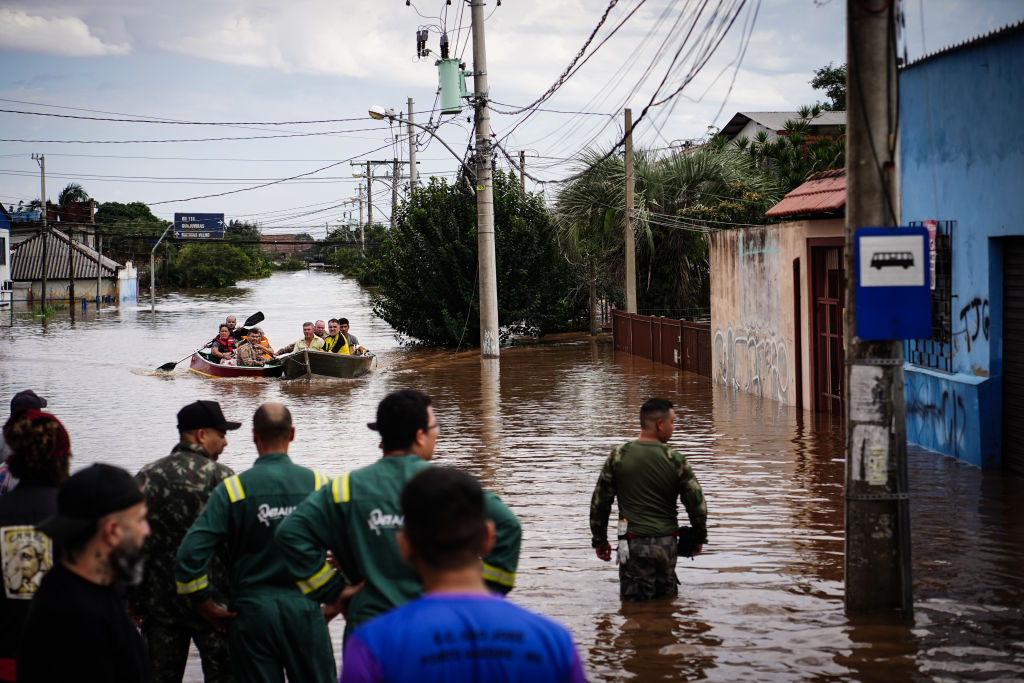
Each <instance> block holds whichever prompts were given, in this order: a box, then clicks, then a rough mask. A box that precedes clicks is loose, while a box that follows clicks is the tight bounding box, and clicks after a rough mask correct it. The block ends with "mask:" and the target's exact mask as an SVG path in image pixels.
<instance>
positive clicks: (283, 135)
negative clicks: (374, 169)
mask: <svg viewBox="0 0 1024 683" xmlns="http://www.w3.org/2000/svg"><path fill="white" fill-rule="evenodd" d="M379 130H380V129H379V128H376V127H375V128H353V129H351V130H325V131H321V132H318V133H279V134H275V135H245V136H239V137H219V138H178V139H174V140H24V139H19V138H0V142H28V143H33V144H58V145H134V144H143V143H167V142H223V141H227V140H270V139H273V138H307V137H315V136H318V135H345V134H348V133H365V132H368V131H379Z"/></svg>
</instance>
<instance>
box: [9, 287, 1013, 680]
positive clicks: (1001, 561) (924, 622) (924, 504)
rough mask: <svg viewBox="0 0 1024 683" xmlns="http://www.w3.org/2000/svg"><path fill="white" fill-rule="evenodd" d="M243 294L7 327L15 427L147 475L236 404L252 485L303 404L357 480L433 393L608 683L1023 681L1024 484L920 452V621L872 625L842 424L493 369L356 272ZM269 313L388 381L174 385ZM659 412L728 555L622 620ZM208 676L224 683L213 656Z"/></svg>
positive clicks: (549, 372) (629, 370)
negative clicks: (624, 535)
mask: <svg viewBox="0 0 1024 683" xmlns="http://www.w3.org/2000/svg"><path fill="white" fill-rule="evenodd" d="M243 285H244V286H242V287H240V288H237V289H232V290H224V291H218V292H214V293H209V292H206V293H195V294H184V293H178V294H172V295H167V296H164V297H161V298H160V299H159V300H158V304H157V311H156V313H155V315H154V314H151V313H150V311H149V309H148V307H142V308H139V309H120V310H119V309H116V308H109V309H103V310H102V311H101V312H100V313H99V314H97V313H96V312H95V310H90V312H89V313H88V314H86V315H85V316H84V317H83V316H82V315H81V314H79V318H78V320H77V321H76V322H75V324H74V325H73V326H72V325H71V323H70V321H69V320H68V319H67V316H66V313H65V314H64V316H63V317H60V318H58V319H57V320H55V321H52V322H51V323H49V324H48V325H46V326H45V327H44V326H43V325H42V323H41V322H40V321H39V320H30V319H22V318H18V317H15V319H14V320H13V323H12V322H11V321H10V319H9V318H8V317H7V315H8V314H7V312H2V313H0V316H3V318H2V322H0V398H2V400H3V402H4V407H3V414H4V416H5V417H6V413H7V409H6V402H7V401H8V400H9V398H10V397H11V396H12V395H13V394H14V393H15V392H16V391H18V390H20V389H24V388H33V389H35V390H36V391H37V392H38V393H39V394H40V395H42V396H45V397H47V398H48V399H49V401H50V405H49V408H48V409H49V410H52V411H53V412H54V413H55V414H56V415H57V416H58V417H60V418H61V420H62V421H63V422H64V423H65V425H66V426H67V428H68V431H69V433H70V434H71V442H72V448H73V452H74V459H73V461H72V468H73V469H78V468H80V467H83V466H85V465H87V464H89V463H92V462H95V461H104V462H110V463H115V464H118V465H121V466H123V467H125V468H127V469H129V470H131V471H132V472H135V471H137V470H138V469H139V468H140V467H141V466H142V465H144V464H145V463H147V462H149V461H152V460H154V459H156V458H158V457H161V456H163V455H166V454H167V453H168V452H169V451H170V449H171V447H172V446H173V445H174V444H175V442H176V441H177V433H176V430H175V414H176V413H177V411H178V409H179V408H181V406H183V405H184V404H186V403H188V402H191V401H193V400H196V399H200V398H203V399H216V400H218V401H220V403H221V405H222V406H223V408H224V412H225V414H226V415H227V417H228V419H231V420H240V421H242V422H243V427H242V429H241V430H239V431H237V432H233V433H231V434H230V435H229V439H230V443H229V445H228V447H227V449H226V450H225V452H224V454H223V456H222V457H221V460H222V462H225V463H226V464H228V465H229V466H230V467H232V468H234V469H235V470H236V471H241V470H244V469H247V468H248V467H249V466H250V464H251V463H252V461H253V459H254V458H255V449H254V448H253V446H252V444H251V441H250V439H249V428H250V427H251V418H252V413H253V411H254V410H255V409H256V407H257V406H258V405H259V404H261V403H263V402H265V401H268V400H274V401H281V402H284V403H285V404H287V405H288V406H289V407H290V409H291V410H292V413H293V416H294V420H295V424H296V428H297V435H296V440H295V442H294V444H293V446H292V449H291V454H292V456H293V459H294V460H295V461H296V462H298V463H299V464H302V465H306V466H309V467H314V468H316V469H319V470H321V471H323V472H325V473H327V474H329V475H330V476H337V475H340V474H342V473H344V472H346V471H349V470H352V469H355V468H358V467H361V466H363V465H367V464H369V463H371V462H373V461H374V460H375V459H377V458H378V457H379V454H380V451H379V450H378V448H377V439H376V438H375V436H376V434H375V433H374V432H371V431H370V430H368V429H367V427H366V423H367V422H369V421H371V420H372V419H373V414H374V410H375V407H376V404H377V401H378V400H379V399H380V398H382V397H383V396H384V395H385V394H386V393H388V392H389V391H392V390H395V389H398V388H404V387H415V388H419V389H422V390H424V391H426V392H427V393H429V394H430V395H431V396H432V397H433V399H434V409H435V413H436V415H437V419H438V422H439V423H440V425H441V436H440V439H439V441H438V450H437V461H438V462H440V463H442V464H450V465H457V466H459V467H464V468H466V469H468V470H470V471H472V472H474V473H475V474H477V475H478V476H479V477H480V478H481V480H482V481H483V483H484V485H485V486H486V487H488V488H490V489H491V490H493V491H495V492H496V493H498V494H499V495H500V496H501V497H502V498H503V500H504V501H505V502H506V503H507V504H508V505H509V507H511V508H512V510H513V511H514V512H516V514H517V515H518V516H519V518H520V520H521V521H522V524H523V549H522V555H521V558H520V566H519V575H518V579H517V584H516V589H515V590H514V591H513V593H511V595H510V598H511V599H512V600H514V601H515V602H517V603H519V604H522V605H524V606H526V607H528V608H530V609H533V610H536V611H539V612H542V613H544V614H546V615H548V616H550V617H552V618H554V619H556V620H558V621H560V622H562V623H563V624H565V625H566V626H568V627H569V629H570V630H571V631H572V633H573V635H574V637H575V639H576V642H577V645H578V647H579V649H580V654H581V657H582V659H583V662H584V666H585V668H586V671H587V674H588V677H589V678H590V679H591V680H598V681H604V680H625V679H635V680H638V681H650V680H685V679H711V680H720V681H740V680H746V681H769V680H770V681H776V680H921V681H925V680H986V681H991V680H1007V681H1008V680H1020V679H1024V609H1022V603H1024V479H1021V478H1019V477H1014V476H1012V475H1009V474H1003V473H1001V472H984V473H983V472H981V471H979V470H977V469H974V468H971V467H967V466H963V465H960V464H958V463H957V462H956V461H954V460H951V459H948V458H943V457H941V456H938V455H936V454H934V453H930V452H926V451H922V450H918V449H911V452H910V484H911V495H912V500H911V513H912V524H913V528H912V537H913V571H914V592H915V609H916V613H915V620H914V622H913V623H911V624H903V623H891V624H887V623H883V622H880V621H878V620H874V621H865V622H861V621H856V620H852V619H850V618H848V617H847V616H846V615H845V613H844V610H843V529H844V521H843V477H844V463H843V457H844V449H843V432H842V425H841V424H839V423H834V424H833V423H829V422H827V421H821V420H818V419H816V418H814V417H813V416H812V415H811V414H810V413H802V412H797V411H795V410H794V409H792V408H788V407H784V406H780V405H779V404H777V403H774V402H771V401H762V400H760V399H757V398H755V397H753V396H749V395H746V394H738V393H735V392H732V391H727V390H725V389H723V388H721V387H716V386H714V385H712V384H711V383H710V381H709V380H707V379H705V378H702V377H697V376H695V375H690V374H686V373H679V372H676V371H675V370H673V369H672V368H670V367H668V366H662V365H654V364H651V363H650V362H648V361H644V360H642V359H637V358H634V357H631V356H625V355H621V354H616V353H615V352H614V351H613V350H612V346H611V343H610V342H609V341H605V342H593V341H589V340H584V341H576V342H571V343H562V344H542V345H536V346H526V347H521V348H516V349H511V350H508V351H506V352H504V353H503V355H502V358H501V360H500V361H484V362H482V361H481V360H480V359H479V357H478V356H477V355H476V352H475V351H469V352H466V351H463V352H461V353H458V354H454V353H453V352H452V351H437V350H421V349H409V348H404V347H401V346H399V345H398V343H397V342H396V341H395V340H394V338H393V337H392V331H391V329H390V328H389V327H388V326H387V325H386V324H384V323H383V322H382V321H379V320H376V319H375V318H373V317H372V315H371V313H370V302H369V296H368V294H366V293H365V292H364V291H362V290H361V289H360V288H359V287H358V286H357V285H356V284H355V283H354V282H353V281H351V280H347V279H345V278H343V277H341V276H338V275H334V274H329V273H318V272H305V271H302V272H298V273H285V274H276V275H274V276H273V277H271V278H269V279H265V280H259V281H252V282H246V283H243ZM147 303H148V302H147ZM256 311H263V313H264V314H265V315H266V321H265V322H264V323H263V328H264V331H265V333H266V335H267V336H268V337H269V338H270V340H271V343H272V344H273V345H274V346H275V347H280V346H284V345H286V344H288V343H291V342H292V341H295V340H296V339H298V338H299V337H300V336H301V329H300V325H301V323H302V322H303V321H304V320H315V319H317V318H322V319H327V318H330V317H337V316H342V315H344V316H346V317H348V318H349V319H350V320H351V323H352V332H353V333H354V334H356V335H358V337H359V340H360V342H361V343H362V344H363V345H365V346H367V347H369V348H371V349H373V350H374V351H376V352H377V354H378V363H379V365H378V368H377V370H376V371H375V372H374V373H373V374H372V375H370V376H369V377H366V378H363V379H360V380H329V379H316V380H313V381H311V382H306V381H305V380H294V381H282V380H277V379H266V380H263V379H251V380H214V379H209V378H206V377H202V376H199V375H196V374H194V373H190V372H189V371H188V362H187V361H188V359H187V358H186V359H185V360H184V361H183V362H182V363H180V364H179V365H178V368H177V370H176V371H175V372H173V373H169V374H166V375H163V374H157V373H154V372H153V370H154V368H156V367H157V366H159V365H160V364H162V363H165V362H168V361H174V360H177V359H179V358H182V357H183V356H186V355H187V354H188V353H189V351H190V349H192V348H194V347H195V346H198V345H200V344H201V343H204V342H205V341H207V340H208V339H210V338H212V337H213V336H214V334H215V333H216V331H217V330H216V328H217V324H218V323H219V322H221V321H223V319H224V317H225V315H227V314H229V313H233V314H236V315H237V316H238V318H239V320H242V319H244V318H245V317H247V316H249V315H251V314H252V313H254V312H256ZM656 395H658V396H664V397H666V398H669V399H670V400H672V401H673V402H674V403H676V404H677V411H678V413H677V414H678V416H679V417H678V419H677V427H676V435H675V437H674V438H673V441H672V445H673V446H674V447H675V448H676V449H678V450H680V451H682V452H684V453H685V454H686V455H687V456H688V457H689V459H690V462H691V464H692V466H693V469H694V471H695V473H696V475H697V477H698V479H699V480H700V482H701V485H702V486H703V488H704V492H705V496H706V498H707V501H708V513H709V514H708V521H709V532H708V533H709V539H710V544H709V545H708V546H705V552H704V554H702V555H701V556H699V557H698V558H696V559H695V560H693V561H691V560H686V559H681V560H680V562H679V565H678V572H677V573H678V576H679V579H680V581H681V586H680V593H679V597H678V598H676V599H675V600H672V601H659V602H654V603H647V604H622V603H620V601H619V597H618V578H617V573H616V571H615V568H614V566H613V565H611V564H606V563H603V562H601V561H599V560H598V559H597V558H596V557H595V556H594V553H593V551H592V550H591V549H590V538H589V529H588V514H589V501H590V494H591V491H592V490H593V487H594V484H595V482H596V480H597V475H598V472H599V470H600V467H601V464H602V462H603V459H604V458H605V457H606V455H607V453H608V451H609V450H610V449H611V448H612V447H613V446H615V445H616V444H618V443H621V442H624V441H626V440H629V439H632V438H634V437H635V435H636V433H637V431H638V425H637V414H638V411H639V406H640V404H641V403H642V402H643V401H644V400H645V399H647V398H649V397H651V396H656ZM338 622H340V620H337V621H336V622H335V623H334V624H332V633H333V634H334V641H335V646H336V647H337V646H338V644H339V643H340V633H341V624H340V623H338ZM188 680H197V681H198V680H201V672H200V670H199V667H198V662H193V663H192V665H191V666H190V670H189V674H188Z"/></svg>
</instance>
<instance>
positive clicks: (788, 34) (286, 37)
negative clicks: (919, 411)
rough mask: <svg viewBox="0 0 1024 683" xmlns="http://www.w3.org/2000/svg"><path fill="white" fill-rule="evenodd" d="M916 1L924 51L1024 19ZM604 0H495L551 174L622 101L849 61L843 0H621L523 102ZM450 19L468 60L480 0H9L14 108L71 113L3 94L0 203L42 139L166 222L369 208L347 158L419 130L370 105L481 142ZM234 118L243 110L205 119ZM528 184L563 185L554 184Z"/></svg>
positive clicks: (455, 142)
mask: <svg viewBox="0 0 1024 683" xmlns="http://www.w3.org/2000/svg"><path fill="white" fill-rule="evenodd" d="M870 1H872V2H878V3H880V4H881V2H882V0H870ZM702 6H703V7H704V9H703V12H701V11H700V10H701V7H702ZM902 6H903V8H904V11H905V14H906V30H905V33H904V34H903V35H901V37H900V40H901V48H900V49H901V52H902V51H903V50H904V49H905V51H906V53H907V55H908V56H909V58H910V59H914V58H915V57H918V56H921V55H922V54H924V53H926V52H931V51H935V50H939V49H941V48H943V47H946V46H948V45H951V44H954V43H956V42H959V41H962V40H965V39H969V38H971V37H974V36H977V35H980V34H983V33H986V32H988V31H991V30H993V29H996V28H999V27H1001V26H1003V25H1006V24H1009V23H1013V22H1016V21H1020V20H1021V19H1024V3H1022V2H1020V0H909V2H907V1H904V2H902ZM607 7H608V2H607V0H505V1H504V2H503V3H502V4H501V6H496V4H495V2H494V0H488V1H487V5H486V15H487V21H486V34H487V58H488V76H489V79H490V91H491V98H492V100H493V102H494V103H495V104H494V105H493V106H494V109H495V111H494V112H493V114H492V127H493V130H494V133H495V138H496V139H497V140H498V141H499V142H500V144H501V146H502V148H503V149H504V150H506V151H507V152H508V153H509V154H511V155H514V156H516V157H517V158H518V153H519V151H520V150H523V151H525V152H526V155H527V156H526V163H527V171H528V172H530V173H531V175H534V176H535V177H536V178H537V179H538V180H547V181H552V180H557V179H558V178H561V177H564V176H566V175H567V174H569V173H570V172H571V170H572V168H573V163H572V158H573V157H574V156H575V155H576V154H578V152H579V151H580V150H581V149H583V148H584V147H586V146H596V147H601V146H602V145H604V146H607V145H609V144H611V143H613V142H614V141H616V140H617V139H618V135H619V134H620V129H621V126H622V109H623V108H624V107H626V106H629V107H632V109H633V117H634V119H637V118H638V117H639V116H640V113H641V111H642V110H643V109H644V107H645V106H646V105H647V104H648V103H649V102H651V101H652V99H653V100H655V101H657V100H665V101H664V102H663V103H662V104H659V105H657V106H654V107H652V108H651V109H650V110H649V111H648V112H647V114H646V115H645V116H644V118H643V120H642V121H640V122H639V123H638V124H637V129H636V136H637V137H638V141H637V144H639V145H646V146H650V147H669V146H670V145H673V144H679V143H680V141H684V140H687V139H696V138H700V137H702V136H704V135H705V134H706V133H707V130H708V127H709V126H722V125H724V124H725V123H726V122H727V121H728V120H729V118H730V117H731V116H732V115H733V114H734V113H736V112H737V111H792V110H795V109H796V108H797V107H799V106H800V105H802V104H812V103H814V102H815V101H816V100H823V99H824V95H823V94H822V93H818V92H815V91H814V90H813V89H812V88H811V87H810V84H809V81H810V79H811V78H812V76H813V72H814V70H815V69H817V68H819V67H821V66H824V65H827V64H829V63H834V64H837V65H838V64H841V63H842V62H844V61H845V28H844V21H845V11H846V3H845V2H843V1H842V0H762V1H761V2H757V1H756V0H746V1H744V0H712V1H711V2H707V3H705V2H696V1H693V0H691V1H686V2H683V1H677V2H665V1H664V0H661V1H655V0H620V1H619V2H618V3H617V4H616V5H615V6H614V7H613V8H612V9H611V10H610V11H609V12H608V16H607V19H606V21H605V22H604V24H603V26H602V27H601V28H600V29H598V30H597V32H596V34H595V35H594V39H593V42H592V43H591V46H590V49H589V50H588V51H587V53H586V54H587V55H592V56H590V57H589V58H587V59H586V61H585V63H583V64H582V66H579V68H578V69H577V70H575V71H574V72H573V73H572V75H571V76H570V77H569V78H568V79H567V80H566V81H565V82H564V83H563V84H562V85H561V86H560V87H559V88H558V89H557V91H556V92H555V93H554V94H553V95H552V96H551V97H550V98H548V99H546V100H544V101H543V102H542V103H541V104H539V105H537V106H535V107H534V109H532V110H526V111H517V110H519V109H521V108H522V107H525V106H527V105H530V104H531V103H533V102H535V100H537V99H538V97H540V96H541V95H542V94H543V93H545V92H546V91H547V90H548V89H549V88H550V87H551V86H552V85H553V84H554V83H555V82H556V80H558V78H559V76H560V74H561V73H562V72H563V71H564V70H565V69H566V67H567V66H568V65H569V64H570V62H571V61H572V59H573V58H574V56H575V55H576V53H577V52H578V51H579V50H580V48H581V47H582V46H583V44H584V42H585V41H586V40H587V38H588V36H590V35H591V33H592V32H593V31H594V29H595V27H597V25H598V22H599V21H600V19H601V16H602V14H603V13H604V12H605V10H606V8H607ZM420 28H426V29H428V30H429V32H430V33H429V42H428V47H430V49H431V50H432V54H431V56H429V57H428V58H425V59H417V58H416V55H415V48H416V44H415V33H416V30H417V29H420ZM442 31H444V32H446V33H447V36H448V39H449V43H450V45H451V50H452V54H453V56H460V57H462V58H463V59H464V60H465V61H466V62H467V66H471V63H472V45H471V40H470V31H469V7H468V5H466V4H465V3H460V2H459V0H453V1H452V4H451V5H448V4H446V0H429V2H428V1H427V0H412V2H411V4H410V5H408V6H407V5H406V4H405V3H404V2H402V0H387V1H384V0H378V1H376V2H352V1H349V2H341V1H337V0H335V1H334V2H328V1H326V0H292V1H290V2H279V1H275V2H267V1H264V0H201V1H199V0H177V1H176V2H155V1H154V0H88V1H87V0H32V1H30V2H28V1H26V2H20V1H18V2H10V1H8V0H0V67H2V68H0V109H5V110H13V111H16V112H36V113H37V114H38V113H46V114H60V115H61V116H60V117H58V116H41V115H37V114H26V113H11V112H10V111H8V112H0V133H2V135H0V138H3V139H4V141H0V179H2V182H0V201H2V202H4V204H8V205H9V204H12V203H13V204H15V205H16V204H17V202H18V201H19V200H26V201H27V200H29V199H32V198H35V197H38V195H39V170H38V166H37V165H36V162H34V161H33V160H32V159H31V157H30V155H31V154H32V153H42V154H45V155H46V168H47V191H48V195H49V197H50V198H51V199H56V196H57V194H58V193H59V191H60V189H61V188H62V187H63V186H64V185H66V184H67V183H68V182H78V183H80V184H81V185H83V186H84V187H85V189H86V190H87V191H88V192H89V193H90V194H91V195H92V196H93V197H95V198H96V199H97V200H99V201H121V202H130V201H143V202H146V203H148V204H150V205H151V206H152V208H153V211H154V213H156V214H157V215H158V216H161V217H164V218H168V219H169V218H171V217H172V216H173V214H174V213H175V212H213V213H221V212H222V213H225V214H226V215H227V217H228V218H241V219H248V220H253V221H257V222H259V223H261V224H262V225H264V226H265V227H266V229H267V230H268V231H282V230H286V229H294V228H295V227H301V228H302V229H303V230H310V231H314V230H313V229H314V228H319V229H320V230H321V232H322V229H323V228H324V226H325V225H327V224H331V225H334V224H336V223H337V221H339V220H342V219H344V217H345V214H346V213H347V212H349V211H353V209H354V204H352V203H351V198H352V197H354V196H356V195H357V193H358V184H359V182H360V181H359V180H358V179H356V178H353V177H352V174H353V173H354V172H356V170H357V169H355V168H353V167H352V166H351V165H350V162H358V161H365V160H367V159H370V160H385V159H391V158H393V157H395V156H396V155H397V156H398V157H399V158H407V155H408V152H407V142H406V138H405V137H404V131H403V130H399V129H398V128H395V129H390V128H389V126H388V125H387V123H386V122H376V121H372V120H370V119H369V118H368V117H367V115H366V112H367V109H368V108H369V107H370V106H371V105H374V104H379V105H383V106H385V107H392V108H394V109H396V110H399V111H401V112H404V111H406V100H407V98H410V97H411V98H413V100H414V110H415V119H416V121H417V122H419V123H423V124H427V123H428V122H429V123H433V124H437V123H439V122H440V127H439V128H438V129H437V135H439V136H440V137H441V138H443V139H444V141H445V142H446V143H448V145H449V146H451V147H452V148H453V149H454V150H455V151H456V152H458V153H459V154H463V153H464V152H465V151H466V148H467V145H468V144H469V142H470V140H471V127H470V124H469V123H468V122H467V115H471V112H470V111H469V110H464V111H463V113H462V114H461V115H458V116H441V115H440V114H439V113H438V111H437V106H436V100H435V96H436V91H437V69H436V67H435V66H434V60H435V59H436V53H437V52H438V50H439V47H438V43H439V37H440V34H441V32H442ZM468 86H469V87H470V88H472V82H471V81H470V82H469V83H468ZM677 92H678V94H676V95H675V96H671V95H672V94H673V93H677ZM655 93H657V96H655ZM502 112H507V113H502ZM71 117H96V118H107V119H136V120H137V119H145V120H150V121H158V122H152V123H142V122H135V121H123V120H121V121H98V120H90V119H88V118H71ZM325 120H326V121H327V122H325V123H310V122H313V121H325ZM170 122H176V123H170ZM183 122H184V123H183ZM284 122H288V123H284ZM185 123H187V124H189V125H185ZM193 123H202V124H207V125H191V124H193ZM218 123H220V124H224V123H229V124H232V125H208V124H218ZM396 135H399V136H401V137H400V138H399V139H398V141H397V142H396V141H395V136H396ZM270 136H273V137H270ZM419 138H420V139H419V148H420V151H419V153H418V160H419V162H420V163H419V173H420V174H421V176H423V177H426V176H429V175H443V176H448V177H451V175H452V174H453V173H454V171H455V169H456V168H457V166H458V161H457V160H456V159H454V158H453V157H452V155H451V154H450V153H449V152H448V151H447V150H446V149H445V148H444V147H443V146H441V145H439V144H438V143H437V142H436V141H432V140H431V139H430V138H429V136H426V135H420V136H419ZM58 141H60V142H58ZM133 141H134V142H133ZM138 141H152V142H138ZM499 166H504V167H506V168H507V167H508V164H507V163H506V162H504V160H499ZM384 172H385V170H384V169H377V170H376V171H375V173H377V174H382V173H384ZM295 176H300V177H295ZM293 177H295V178H294V179H293V180H289V181H287V182H277V183H275V184H273V185H270V186H267V187H259V188H257V189H248V190H247V189H245V188H252V187H254V186H259V185H263V184H266V183H270V182H273V181H279V180H281V179H284V178H293ZM388 182H389V179H388V178H383V179H381V181H380V182H376V181H375V182H374V210H375V218H376V219H382V218H383V219H385V220H386V219H387V217H388V216H389V214H390V197H391V192H390V189H389V187H388V185H387V183H388ZM529 186H530V188H531V189H534V190H542V191H545V192H546V193H547V194H548V196H551V194H552V193H553V192H555V191H556V188H557V186H556V185H554V184H547V185H542V184H537V183H533V182H530V183H529ZM240 190H241V191H240ZM207 195H220V196H207Z"/></svg>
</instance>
